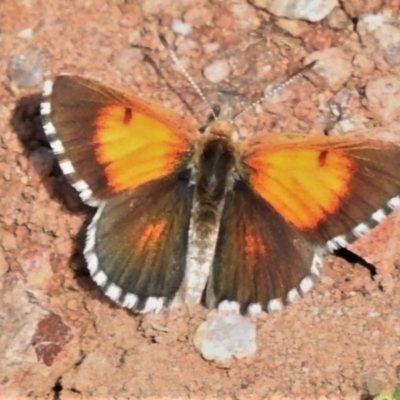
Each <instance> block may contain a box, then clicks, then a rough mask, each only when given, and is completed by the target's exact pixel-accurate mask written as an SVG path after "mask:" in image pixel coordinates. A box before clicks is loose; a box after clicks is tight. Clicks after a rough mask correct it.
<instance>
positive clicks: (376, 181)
mask: <svg viewBox="0 0 400 400" xmlns="http://www.w3.org/2000/svg"><path fill="white" fill-rule="evenodd" d="M41 115H42V120H43V127H44V131H45V133H46V135H47V138H48V140H49V143H50V146H51V148H52V150H53V152H54V154H55V155H56V157H57V159H58V162H59V165H60V167H61V170H62V172H63V173H64V175H65V176H66V177H67V179H68V180H69V182H70V183H71V185H72V186H73V187H74V188H75V190H76V191H77V192H78V193H79V196H80V197H81V199H82V200H83V201H84V202H85V203H87V204H88V205H90V206H93V207H97V211H96V213H95V215H94V217H93V219H92V220H91V223H90V225H89V226H88V228H87V233H86V244H85V249H84V256H85V259H86V262H87V267H88V269H89V272H90V275H91V276H92V278H93V280H94V281H95V282H96V283H97V284H98V285H99V286H100V287H101V288H102V289H103V290H104V292H105V293H106V295H107V296H109V297H110V298H111V299H113V300H114V301H116V302H119V303H120V304H122V305H123V306H124V307H127V308H130V309H133V310H135V311H140V312H159V311H161V310H162V309H164V308H166V307H168V306H169V305H170V303H171V302H172V301H173V299H174V298H177V297H180V298H181V299H182V300H183V301H184V302H186V303H188V304H192V303H197V302H201V301H203V302H205V303H206V305H207V306H208V307H222V306H224V307H225V308H228V309H238V310H240V311H241V312H242V313H257V312H260V311H267V312H270V311H274V310H279V309H281V308H282V307H283V305H284V304H285V303H287V302H292V301H294V300H296V299H298V298H299V297H301V296H302V295H303V294H304V293H306V292H308V291H309V290H310V289H311V288H312V287H313V284H314V282H315V280H316V279H317V278H318V277H319V276H320V267H321V264H322V257H323V256H324V255H325V254H327V253H330V252H333V251H334V250H337V249H340V248H343V247H346V246H347V245H348V244H349V243H351V242H352V241H354V240H355V239H357V238H359V237H360V236H362V235H364V234H365V233H366V232H367V231H369V230H370V228H371V227H373V226H375V225H377V224H378V223H379V222H381V221H382V220H383V219H385V217H386V216H387V215H388V214H389V213H390V212H391V211H392V210H393V209H395V208H396V207H397V206H399V204H400V197H399V193H400V147H398V146H397V145H395V144H393V143H387V142H384V141H380V140H374V139H363V138H357V137H352V136H346V137H327V136H322V135H321V136H308V135H294V134H283V135H276V136H271V135H265V134H262V133H261V134H254V135H251V136H250V137H248V138H246V139H238V131H237V128H236V125H235V124H234V122H233V121H232V118H231V117H229V116H228V115H225V114H224V113H222V114H221V115H220V116H219V117H217V118H215V119H214V120H213V121H211V122H210V123H209V124H208V125H207V127H206V129H205V130H204V132H202V133H200V132H199V130H197V129H196V128H194V127H193V126H190V125H188V124H187V123H186V122H185V121H184V120H183V119H182V118H181V117H180V116H179V115H177V114H176V113H174V112H173V111H171V110H169V109H167V108H164V107H162V106H161V105H158V104H154V103H152V102H148V101H146V100H143V99H141V98H140V97H137V96H135V95H132V94H128V93H125V92H123V91H119V90H116V89H113V88H111V87H109V86H106V85H103V84H101V83H99V82H96V81H94V80H91V79H87V78H84V77H82V76H76V75H68V74H63V75H59V76H58V77H56V79H55V80H54V82H53V81H46V82H45V84H44V89H43V100H42V103H41ZM239 136H240V135H239Z"/></svg>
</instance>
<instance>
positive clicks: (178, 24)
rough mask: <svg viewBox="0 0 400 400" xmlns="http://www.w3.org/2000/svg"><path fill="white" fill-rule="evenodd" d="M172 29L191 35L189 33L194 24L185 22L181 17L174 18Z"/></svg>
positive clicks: (184, 34) (181, 33)
mask: <svg viewBox="0 0 400 400" xmlns="http://www.w3.org/2000/svg"><path fill="white" fill-rule="evenodd" d="M171 28H172V30H173V31H174V32H175V33H177V34H179V35H183V36H186V35H189V33H190V32H191V31H192V25H190V24H188V23H187V22H183V21H182V20H180V19H174V20H173V21H172V26H171Z"/></svg>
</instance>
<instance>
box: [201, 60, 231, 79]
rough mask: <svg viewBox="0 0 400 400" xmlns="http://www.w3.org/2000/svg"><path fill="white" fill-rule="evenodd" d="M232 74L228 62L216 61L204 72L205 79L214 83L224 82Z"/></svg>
mask: <svg viewBox="0 0 400 400" xmlns="http://www.w3.org/2000/svg"><path fill="white" fill-rule="evenodd" d="M230 73H231V67H230V66H229V64H228V61H226V60H215V61H213V62H212V63H211V64H208V65H207V66H206V67H205V68H204V70H203V74H204V77H205V78H206V79H207V80H208V81H210V82H212V83H219V82H222V81H223V80H224V79H226V78H227V77H228V76H229V74H230Z"/></svg>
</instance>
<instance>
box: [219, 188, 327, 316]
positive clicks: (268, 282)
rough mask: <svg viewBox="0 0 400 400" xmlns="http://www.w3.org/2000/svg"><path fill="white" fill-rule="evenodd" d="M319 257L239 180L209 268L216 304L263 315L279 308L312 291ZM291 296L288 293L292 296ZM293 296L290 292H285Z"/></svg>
mask: <svg viewBox="0 0 400 400" xmlns="http://www.w3.org/2000/svg"><path fill="white" fill-rule="evenodd" d="M320 261H321V258H320V256H319V255H318V251H317V249H314V248H313V247H312V246H311V245H310V244H309V243H307V241H306V240H305V239H304V238H303V237H302V235H301V233H300V232H299V231H298V230H297V229H296V228H294V227H293V226H291V225H289V224H287V222H286V221H285V220H284V219H283V218H282V216H281V215H279V213H277V212H276V211H275V210H274V209H273V208H272V207H271V206H270V205H269V204H268V203H266V202H265V201H264V200H263V199H262V198H261V197H260V196H258V195H257V194H256V193H255V192H254V191H253V190H252V189H251V188H250V187H249V186H248V185H247V183H245V182H244V181H242V180H238V181H237V182H236V183H235V184H234V187H233V189H232V190H231V191H229V192H228V193H227V197H226V201H225V206H224V210H223V213H222V217H221V223H220V230H219V236H218V240H217V246H216V251H215V256H214V262H213V268H212V295H213V297H214V298H215V301H216V303H219V302H221V301H225V300H226V301H235V302H238V303H239V304H240V305H241V306H242V308H243V307H244V308H247V307H248V306H251V305H252V304H258V305H259V306H261V307H262V308H263V309H264V310H266V311H267V310H272V309H275V308H280V307H281V306H282V303H281V300H280V299H285V297H286V296H288V297H289V299H288V300H291V299H294V297H298V295H299V294H298V292H296V288H297V287H299V285H300V284H301V282H302V281H303V280H304V279H306V281H304V283H303V291H307V290H308V286H309V285H311V286H312V280H311V278H307V275H309V270H310V268H311V270H312V271H313V272H314V273H315V274H316V275H318V266H319V264H320ZM291 291H292V292H291ZM289 292H291V293H289Z"/></svg>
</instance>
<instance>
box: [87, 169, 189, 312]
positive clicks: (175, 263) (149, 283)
mask: <svg viewBox="0 0 400 400" xmlns="http://www.w3.org/2000/svg"><path fill="white" fill-rule="evenodd" d="M192 187H193V186H192V185H190V171H189V170H186V171H183V172H181V173H174V174H171V175H169V176H167V177H163V178H161V179H159V180H155V181H152V182H149V183H147V184H144V185H142V186H141V187H140V188H138V189H135V190H133V191H126V192H124V193H120V194H117V195H115V196H113V197H112V198H110V199H109V200H107V201H105V202H103V203H102V204H101V205H100V207H99V209H98V211H97V214H96V215H95V217H94V218H93V220H92V223H91V224H90V226H89V227H88V232H87V242H86V248H85V252H84V254H85V257H86V260H87V263H88V268H89V271H90V273H91V275H92V277H93V279H94V280H95V281H96V283H98V284H99V285H100V286H102V287H103V289H104V291H105V292H106V294H107V295H108V296H109V297H111V298H112V299H113V300H116V301H119V302H120V303H121V304H123V305H124V306H126V307H128V308H133V309H142V310H143V311H145V312H147V311H159V310H160V309H161V308H162V307H163V306H164V305H165V304H166V303H168V301H169V300H171V299H172V298H173V297H174V295H175V294H176V292H177V291H178V289H179V286H180V285H181V283H182V280H183V276H184V271H185V258H186V253H187V243H188V231H189V221H190V210H191V205H192V195H193V190H192Z"/></svg>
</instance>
